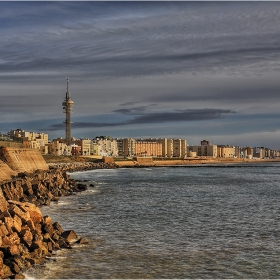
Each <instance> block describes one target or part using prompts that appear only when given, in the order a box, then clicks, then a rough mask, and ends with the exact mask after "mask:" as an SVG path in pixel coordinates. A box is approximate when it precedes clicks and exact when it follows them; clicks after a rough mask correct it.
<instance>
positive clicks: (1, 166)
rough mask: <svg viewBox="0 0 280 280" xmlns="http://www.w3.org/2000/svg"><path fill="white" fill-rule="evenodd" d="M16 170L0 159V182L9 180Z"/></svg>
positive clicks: (15, 173)
mask: <svg viewBox="0 0 280 280" xmlns="http://www.w3.org/2000/svg"><path fill="white" fill-rule="evenodd" d="M16 175H17V172H15V171H14V170H12V169H11V168H10V167H9V166H8V165H7V164H6V163H4V162H3V161H1V160H0V182H3V181H6V180H10V179H11V176H16Z"/></svg>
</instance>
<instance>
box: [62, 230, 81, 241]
mask: <svg viewBox="0 0 280 280" xmlns="http://www.w3.org/2000/svg"><path fill="white" fill-rule="evenodd" d="M61 236H62V237H63V238H64V239H65V240H66V241H67V242H69V243H70V242H71V241H73V240H77V239H78V236H77V234H76V232H75V231H74V230H66V231H64V232H63V233H62V234H61Z"/></svg>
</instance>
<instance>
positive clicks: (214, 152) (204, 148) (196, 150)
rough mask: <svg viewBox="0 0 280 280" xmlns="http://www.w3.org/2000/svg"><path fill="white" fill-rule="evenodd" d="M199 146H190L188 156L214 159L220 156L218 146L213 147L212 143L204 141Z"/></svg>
mask: <svg viewBox="0 0 280 280" xmlns="http://www.w3.org/2000/svg"><path fill="white" fill-rule="evenodd" d="M200 144H201V145H199V146H195V145H192V146H188V147H187V154H188V155H196V156H199V157H212V158H216V157H217V156H218V147H217V145H213V144H212V145H211V144H210V141H208V140H202V141H201V142H200Z"/></svg>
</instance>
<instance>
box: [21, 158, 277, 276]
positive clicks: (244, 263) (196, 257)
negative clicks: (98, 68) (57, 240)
mask: <svg viewBox="0 0 280 280" xmlns="http://www.w3.org/2000/svg"><path fill="white" fill-rule="evenodd" d="M70 176H71V178H74V179H76V180H78V181H83V180H86V182H85V183H86V184H88V185H90V184H91V186H88V189H87V190H86V191H84V192H81V193H77V194H76V195H72V196H67V197H62V198H61V199H60V201H58V202H53V203H51V205H50V206H44V207H42V208H41V211H42V214H43V215H49V216H50V217H51V218H52V220H53V222H55V221H57V222H59V223H60V224H61V225H62V227H63V228H64V230H67V229H73V230H75V232H76V233H77V234H78V236H79V237H83V238H85V239H87V240H88V244H81V245H74V246H73V248H72V249H63V250H59V251H56V252H55V254H54V255H53V256H52V257H51V258H49V259H48V261H47V263H46V264H45V265H43V266H37V267H34V268H32V269H30V270H29V271H27V273H26V277H27V279H175V278H176V279H194V278H196V279H233V278H234V279H276V278H278V279H279V278H280V163H262V164H259V163H255V164H224V165H189V166H176V167H150V168H117V169H100V170H91V171H85V172H75V173H71V174H70Z"/></svg>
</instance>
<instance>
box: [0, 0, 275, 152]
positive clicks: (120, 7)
mask: <svg viewBox="0 0 280 280" xmlns="http://www.w3.org/2000/svg"><path fill="white" fill-rule="evenodd" d="M279 26H280V2H250V1H249V2H247V1H246V2H235V1H232V2H231V1H222V2H199V1H197V2H191V1H186V2H182V1H180V2H171V1H170V2H168V1H165V2H163V1H156V2H143V1H138V2H137V1H132V2H130V1H125V2H119V1H114V2H109V1H106V2H104V1H98V2H91V1H87V2H83V1H77V2H76V1H69V2H68V1H62V2H57V1H51V2H45V1H42V2H25V1H20V2H0V35H1V40H0V112H1V117H0V131H1V132H2V133H7V132H8V131H10V130H12V129H18V128H21V129H24V130H26V131H35V132H44V133H48V134H49V139H54V138H57V137H63V138H64V137H65V124H64V123H63V122H64V120H65V114H64V113H63V109H62V102H63V100H64V98H65V93H66V78H67V77H69V80H70V82H69V90H70V93H71V99H72V100H73V101H74V107H73V113H72V115H71V119H72V121H73V124H72V136H73V137H76V138H94V137H96V136H100V135H108V136H111V137H114V138H117V137H118V138H126V137H132V138H160V137H164V138H181V139H186V140H187V143H188V144H189V145H199V144H200V141H201V140H203V139H207V140H209V141H211V143H213V144H217V145H236V146H252V147H254V146H264V147H268V148H271V149H280V141H279V140H280V110H279V107H280V106H279V105H280V28H279Z"/></svg>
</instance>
